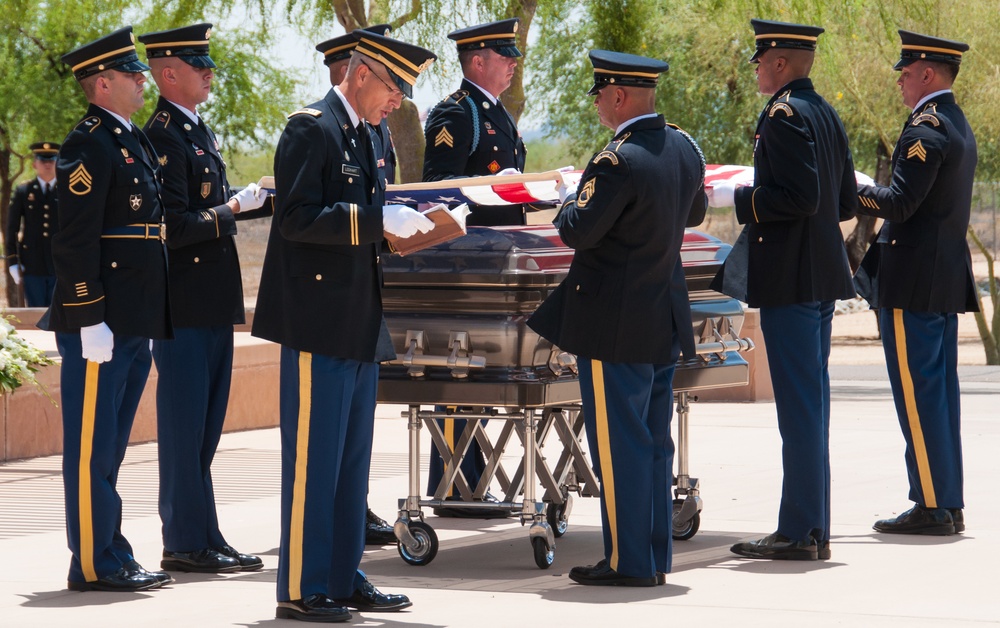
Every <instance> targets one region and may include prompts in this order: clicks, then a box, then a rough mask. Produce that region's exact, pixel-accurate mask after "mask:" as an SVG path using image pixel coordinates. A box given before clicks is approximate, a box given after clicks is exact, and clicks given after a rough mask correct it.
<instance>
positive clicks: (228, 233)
mask: <svg viewBox="0 0 1000 628" xmlns="http://www.w3.org/2000/svg"><path fill="white" fill-rule="evenodd" d="M145 131H146V135H147V136H148V137H149V141H150V142H152V144H153V146H154V147H155V148H156V153H157V155H158V158H159V164H160V170H161V172H162V175H163V189H162V193H161V197H162V198H163V208H164V214H165V222H166V226H167V248H168V249H169V264H170V266H169V267H170V273H169V283H170V311H171V317H172V321H173V324H174V326H175V327H208V326H215V325H227V324H231V323H235V324H238V323H243V322H244V320H245V318H244V310H243V280H242V278H241V276H240V260H239V256H238V255H237V253H236V241H235V239H234V238H233V236H234V235H236V222H235V219H234V215H233V212H232V210H231V209H230V208H229V206H228V205H226V201H227V200H229V197H230V196H231V194H230V190H229V182H228V180H227V179H226V163H225V161H223V159H222V156H221V155H220V154H219V149H218V145H217V142H216V140H215V135H214V134H213V133H212V131H211V130H210V129H209V128H208V127H207V126H204V123H203V124H202V125H198V124H195V123H194V122H191V119H190V118H189V117H188V116H187V115H186V114H185V113H184V112H183V111H181V110H180V109H178V108H177V107H176V106H174V105H173V104H171V103H170V102H169V101H167V100H166V99H164V98H162V97H161V98H160V100H159V102H158V103H157V104H156V112H155V113H154V114H153V115H152V116H151V117H150V118H149V120H148V121H147V122H146V127H145Z"/></svg>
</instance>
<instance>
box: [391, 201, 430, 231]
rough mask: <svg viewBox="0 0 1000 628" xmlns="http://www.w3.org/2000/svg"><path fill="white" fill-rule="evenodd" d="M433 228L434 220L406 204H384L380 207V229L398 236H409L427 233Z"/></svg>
mask: <svg viewBox="0 0 1000 628" xmlns="http://www.w3.org/2000/svg"><path fill="white" fill-rule="evenodd" d="M433 228H434V222H433V221H431V219H430V218H428V217H427V216H424V215H423V214H421V213H420V212H418V211H417V210H415V209H413V208H412V207H407V206H406V205H386V206H385V207H383V208H382V229H383V230H384V231H385V232H386V233H391V234H392V235H394V236H396V237H399V238H409V237H410V236H412V235H414V234H416V233H417V232H418V231H419V232H420V233H427V232H428V231H430V230H431V229H433Z"/></svg>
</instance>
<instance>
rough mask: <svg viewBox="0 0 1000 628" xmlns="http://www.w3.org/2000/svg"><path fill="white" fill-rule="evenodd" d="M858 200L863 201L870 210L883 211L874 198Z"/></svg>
mask: <svg viewBox="0 0 1000 628" xmlns="http://www.w3.org/2000/svg"><path fill="white" fill-rule="evenodd" d="M858 200H859V201H861V204H862V205H864V206H865V207H867V208H868V209H875V210H880V209H882V208H881V207H879V206H878V203H877V202H875V199H873V198H868V197H866V196H859V197H858Z"/></svg>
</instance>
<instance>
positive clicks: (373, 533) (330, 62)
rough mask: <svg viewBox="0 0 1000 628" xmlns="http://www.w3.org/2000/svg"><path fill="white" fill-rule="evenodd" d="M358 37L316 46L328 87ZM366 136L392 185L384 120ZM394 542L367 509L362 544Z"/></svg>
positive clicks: (343, 69) (382, 30) (339, 77)
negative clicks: (321, 55)
mask: <svg viewBox="0 0 1000 628" xmlns="http://www.w3.org/2000/svg"><path fill="white" fill-rule="evenodd" d="M361 30H365V31H368V32H370V33H375V34H376V35H383V36H388V33H389V31H390V30H391V27H390V26H389V25H388V24H376V25H375V26H369V27H367V28H363V29H361ZM358 34H360V33H359V32H358V31H354V32H351V33H347V34H346V35H340V36H339V37H334V38H333V39H328V40H326V41H324V42H322V43H319V44H316V50H317V51H318V52H321V53H322V54H323V63H324V64H325V65H326V66H327V67H328V68H330V86H331V87H332V86H333V85H340V84H341V83H342V82H343V81H344V77H345V76H347V63H348V61H350V60H351V53H352V52H354V48H355V47H356V46H357V45H358V37H357V35H358ZM368 132H369V133H371V136H372V142H373V143H374V144H375V150H376V151H377V155H378V158H377V160H376V165H377V166H378V169H379V171H380V175H379V176H380V178H382V179H384V180H385V181H386V185H388V184H390V183H393V182H394V181H395V180H396V150H395V148H393V145H392V134H390V133H389V124H388V122H386V121H385V120H382V121H381V122H380V123H377V124H375V125H371V124H369V129H368ZM395 541H396V533H395V532H393V529H392V526H391V525H389V522H388V521H386V520H385V519H383V518H382V517H379V516H378V515H376V514H375V513H374V512H373V511H372V509H371V508H368V509H367V510H366V512H365V544H366V545H385V544H387V543H393V542H395Z"/></svg>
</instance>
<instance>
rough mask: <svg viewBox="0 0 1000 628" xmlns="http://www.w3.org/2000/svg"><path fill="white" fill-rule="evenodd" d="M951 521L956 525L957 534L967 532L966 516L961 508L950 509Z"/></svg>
mask: <svg viewBox="0 0 1000 628" xmlns="http://www.w3.org/2000/svg"><path fill="white" fill-rule="evenodd" d="M948 512H950V513H951V520H952V521H953V522H954V523H955V532H965V515H964V514H962V509H961V508H949V509H948Z"/></svg>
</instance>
